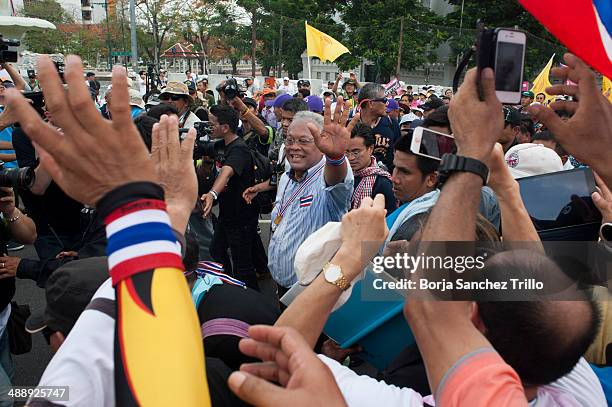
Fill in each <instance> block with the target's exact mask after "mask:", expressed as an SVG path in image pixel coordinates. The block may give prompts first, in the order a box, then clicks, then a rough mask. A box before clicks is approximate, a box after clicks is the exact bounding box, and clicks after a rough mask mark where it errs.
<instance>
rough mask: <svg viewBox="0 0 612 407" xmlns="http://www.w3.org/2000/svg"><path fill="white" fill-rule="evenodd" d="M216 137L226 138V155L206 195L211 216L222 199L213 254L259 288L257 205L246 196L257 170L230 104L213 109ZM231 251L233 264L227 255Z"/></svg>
mask: <svg viewBox="0 0 612 407" xmlns="http://www.w3.org/2000/svg"><path fill="white" fill-rule="evenodd" d="M210 122H211V124H212V126H213V127H212V135H211V136H212V138H214V139H223V142H224V143H225V154H224V155H225V158H224V162H223V166H222V167H221V170H220V171H219V174H218V175H217V177H216V179H215V182H214V184H213V186H212V188H211V189H210V191H209V192H208V193H206V194H204V195H202V197H201V200H202V201H203V215H204V216H208V215H209V214H210V211H211V209H212V207H213V204H214V203H215V201H218V202H219V221H218V223H217V225H216V229H215V233H214V236H213V241H212V244H211V248H210V254H211V255H212V257H213V258H214V259H215V260H216V261H218V262H220V263H223V264H224V265H226V269H229V267H227V266H229V264H232V270H233V275H234V277H236V278H237V279H239V280H242V281H243V282H244V283H246V285H247V286H248V287H250V288H253V289H255V290H259V287H258V284H257V276H256V274H255V268H254V264H253V247H254V245H255V242H257V239H259V236H258V235H257V220H258V218H259V213H258V210H257V207H255V206H254V205H248V204H247V203H246V202H245V201H244V200H243V199H242V193H243V192H244V190H245V189H247V188H248V187H250V186H252V185H253V183H254V169H253V164H252V156H251V151H250V149H249V147H248V146H247V145H246V143H245V142H244V140H242V139H241V138H240V137H238V136H237V135H236V132H237V131H238V114H237V113H236V111H235V110H234V109H232V108H231V107H229V106H223V105H217V106H213V107H212V108H211V109H210ZM228 248H229V249H230V250H231V256H232V258H231V263H230V259H229V256H228V254H227V250H228Z"/></svg>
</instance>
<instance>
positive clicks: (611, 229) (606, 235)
mask: <svg viewBox="0 0 612 407" xmlns="http://www.w3.org/2000/svg"><path fill="white" fill-rule="evenodd" d="M599 236H601V238H602V239H603V240H605V241H606V242H612V222H606V223H602V224H601V228H599Z"/></svg>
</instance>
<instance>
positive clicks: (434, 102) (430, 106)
mask: <svg viewBox="0 0 612 407" xmlns="http://www.w3.org/2000/svg"><path fill="white" fill-rule="evenodd" d="M442 106H444V102H443V101H442V99H440V98H438V97H430V98H429V99H428V100H427V102H425V103H423V104H422V105H421V106H419V107H420V108H421V109H423V111H424V112H426V111H427V110H434V109H437V108H439V107H442Z"/></svg>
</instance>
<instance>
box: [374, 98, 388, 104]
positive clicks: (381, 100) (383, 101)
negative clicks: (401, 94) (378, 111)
mask: <svg viewBox="0 0 612 407" xmlns="http://www.w3.org/2000/svg"><path fill="white" fill-rule="evenodd" d="M370 102H382V103H388V102H389V99H388V98H386V97H382V98H376V99H370Z"/></svg>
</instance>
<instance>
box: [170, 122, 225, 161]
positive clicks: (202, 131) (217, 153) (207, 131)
mask: <svg viewBox="0 0 612 407" xmlns="http://www.w3.org/2000/svg"><path fill="white" fill-rule="evenodd" d="M193 127H194V128H195V129H196V141H195V145H194V147H193V158H194V159H196V160H197V159H200V157H202V156H204V155H205V156H207V157H211V158H220V157H223V152H224V147H225V143H224V141H223V140H211V139H210V136H211V135H212V123H211V122H208V121H202V122H197V123H194V124H193ZM188 131H189V129H179V135H180V137H181V140H182V139H183V138H184V134H187V132H188Z"/></svg>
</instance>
